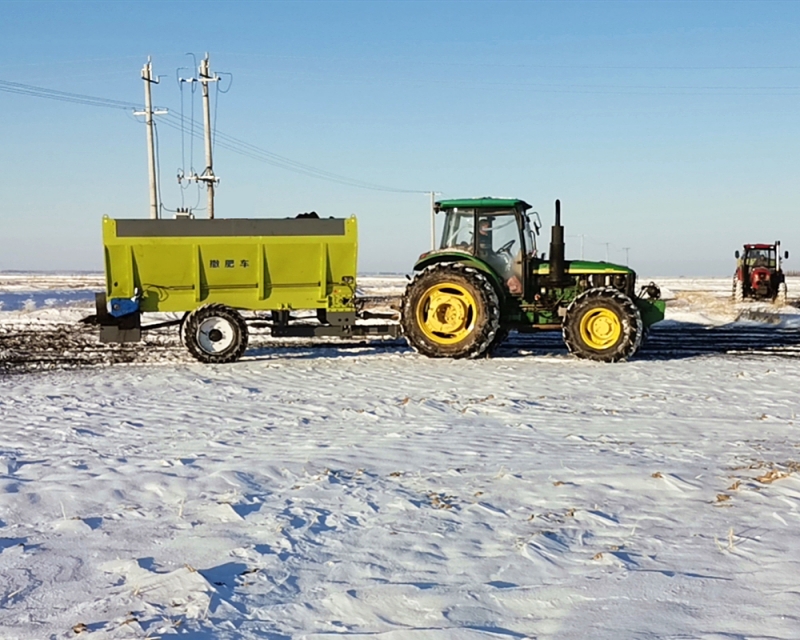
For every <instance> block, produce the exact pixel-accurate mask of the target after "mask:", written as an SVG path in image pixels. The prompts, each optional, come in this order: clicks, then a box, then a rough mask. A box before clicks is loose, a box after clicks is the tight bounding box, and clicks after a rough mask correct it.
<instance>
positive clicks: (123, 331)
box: [94, 293, 142, 344]
mask: <svg viewBox="0 0 800 640" xmlns="http://www.w3.org/2000/svg"><path fill="white" fill-rule="evenodd" d="M94 304H95V310H96V316H95V317H96V323H97V324H98V325H99V326H100V342H102V343H103V344H111V343H124V342H140V341H141V339H142V322H141V321H142V314H141V313H140V312H139V311H136V312H134V313H129V314H127V315H124V316H120V317H119V318H115V317H114V316H112V315H111V314H110V313H109V312H108V304H107V302H106V294H105V293H97V294H95V298H94Z"/></svg>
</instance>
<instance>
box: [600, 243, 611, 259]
mask: <svg viewBox="0 0 800 640" xmlns="http://www.w3.org/2000/svg"><path fill="white" fill-rule="evenodd" d="M600 244H604V245H606V262H608V245H610V244H611V243H610V242H601V243H600Z"/></svg>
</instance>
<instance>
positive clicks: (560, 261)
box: [550, 200, 564, 286]
mask: <svg viewBox="0 0 800 640" xmlns="http://www.w3.org/2000/svg"><path fill="white" fill-rule="evenodd" d="M563 281H564V227H562V226H561V200H556V223H555V224H554V225H553V227H552V230H551V233H550V282H551V283H552V284H553V285H555V286H557V285H560V284H561V283H563Z"/></svg>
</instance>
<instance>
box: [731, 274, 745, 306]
mask: <svg viewBox="0 0 800 640" xmlns="http://www.w3.org/2000/svg"><path fill="white" fill-rule="evenodd" d="M733 301H734V303H738V302H742V301H744V286H743V285H742V281H741V280H739V278H737V277H736V276H733Z"/></svg>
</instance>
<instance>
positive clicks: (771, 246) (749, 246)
mask: <svg viewBox="0 0 800 640" xmlns="http://www.w3.org/2000/svg"><path fill="white" fill-rule="evenodd" d="M744 248H745V249H774V248H775V245H774V244H746V245H744Z"/></svg>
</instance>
